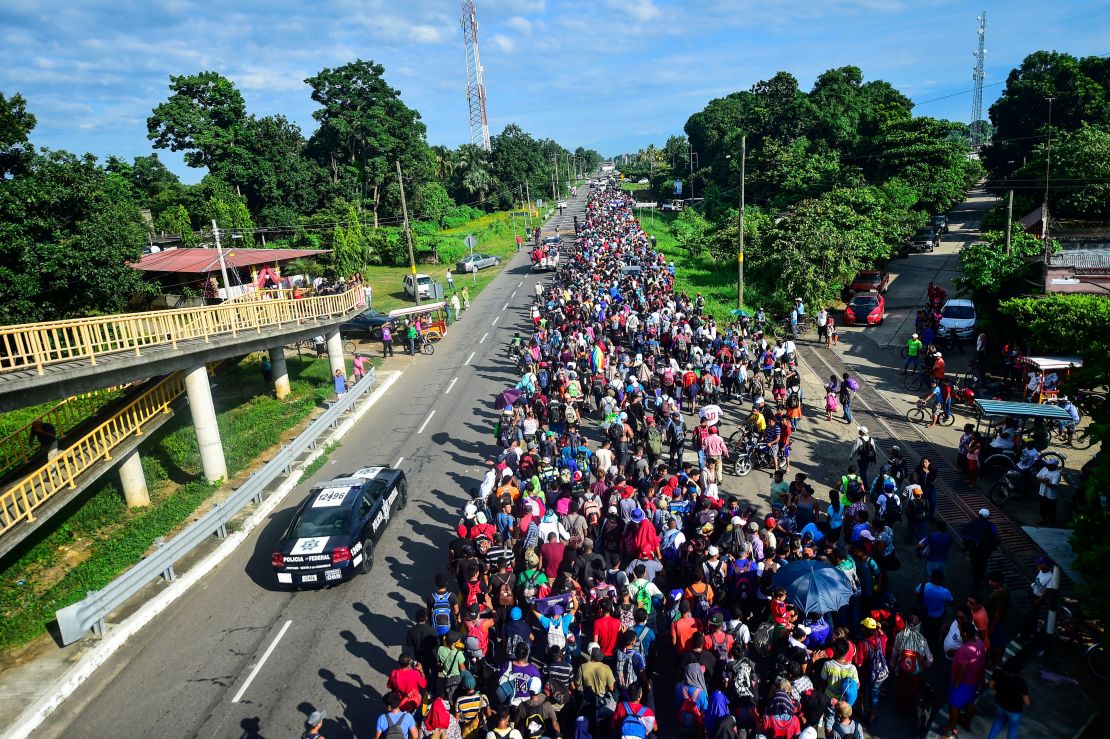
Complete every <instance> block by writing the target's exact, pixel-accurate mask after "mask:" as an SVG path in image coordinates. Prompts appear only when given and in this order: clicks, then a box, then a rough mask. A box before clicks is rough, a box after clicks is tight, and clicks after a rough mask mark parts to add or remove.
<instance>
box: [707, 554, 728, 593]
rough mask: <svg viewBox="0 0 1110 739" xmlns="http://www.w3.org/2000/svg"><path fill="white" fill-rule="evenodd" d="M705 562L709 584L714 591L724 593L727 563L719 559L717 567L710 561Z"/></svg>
mask: <svg viewBox="0 0 1110 739" xmlns="http://www.w3.org/2000/svg"><path fill="white" fill-rule="evenodd" d="M705 564H706V568H705V574H706V578H705V579H706V580H707V581H708V582H709V586H710V587H711V588H713V592H714V593H718V594H720V595H723V594H724V591H725V572H726V570H727V568H726V567H725V563H724V562H722V561H721V560H717V566H716V567H715V568H714V567H713V565H711V564H710V563H709V562H706V563H705Z"/></svg>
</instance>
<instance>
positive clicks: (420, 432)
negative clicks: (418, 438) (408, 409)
mask: <svg viewBox="0 0 1110 739" xmlns="http://www.w3.org/2000/svg"><path fill="white" fill-rule="evenodd" d="M435 414H436V412H435V411H432V412H431V413H429V414H428V417H427V418H425V419H424V423H422V424H420V428H418V429H417V430H416V433H417V434H422V433H424V429H425V428H426V427H427V426H428V421H431V420H432V416H434V415H435Z"/></svg>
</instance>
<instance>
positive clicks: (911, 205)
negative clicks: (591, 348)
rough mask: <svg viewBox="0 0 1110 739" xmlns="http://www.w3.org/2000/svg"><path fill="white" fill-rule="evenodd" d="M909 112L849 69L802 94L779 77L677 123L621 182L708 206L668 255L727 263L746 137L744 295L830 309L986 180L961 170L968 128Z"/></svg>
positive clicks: (635, 160)
mask: <svg viewBox="0 0 1110 739" xmlns="http://www.w3.org/2000/svg"><path fill="white" fill-rule="evenodd" d="M912 109H913V103H912V102H911V101H910V100H909V99H908V98H907V97H906V96H904V95H902V94H901V93H900V92H898V91H897V90H895V89H894V88H893V87H892V86H891V85H890V84H888V83H886V82H883V81H881V80H875V81H870V82H864V81H863V73H862V72H861V71H860V70H859V69H858V68H856V67H842V68H839V69H830V70H829V71H827V72H825V73H824V74H822V75H821V76H820V77H818V78H817V81H816V82H815V83H814V85H813V88H812V89H811V90H810V91H809V92H804V91H802V90H801V89H799V87H798V82H797V80H796V79H795V78H794V77H793V76H791V75H790V74H788V73H786V72H779V73H778V74H776V75H775V76H774V77H772V78H771V79H769V80H764V81H762V82H759V83H757V84H756V85H754V86H753V87H752V88H751V89H750V90H744V91H741V92H736V93H733V94H731V95H727V96H725V97H723V98H718V99H716V100H711V101H710V102H709V104H708V105H707V106H706V107H705V109H704V110H701V111H699V112H697V113H694V114H693V115H692V116H690V119H689V120H688V121H687V122H686V138H683V137H671V138H670V139H669V140H668V141H667V142H666V144H665V145H664V146H663V147H662V148H657V147H655V146H649V147H647V148H646V149H643V150H641V151H640V152H638V153H637V154H636V155H634V156H633V157H632V162H631V164H628V165H621V170H622V172H624V173H625V175H626V177H627V178H629V179H639V178H641V177H648V178H650V180H651V187H652V189H653V191H654V196H655V197H657V198H660V199H669V198H670V197H672V193H673V182H674V180H676V179H680V180H683V195H684V196H685V197H689V196H690V194H691V191H692V192H693V193H695V194H696V195H698V196H699V197H703V198H704V201H703V202H702V203H701V204H700V205H699V206H697V207H698V209H699V211H700V214H701V216H704V218H703V219H701V220H699V219H698V218H695V216H693V215H687V213H688V212H689V209H688V210H687V211H683V214H682V216H680V217H679V219H678V220H676V221H675V222H674V224H673V226H672V228H673V229H674V232H675V237H676V241H677V243H678V244H679V245H681V246H683V247H685V248H686V249H688V250H689V251H690V252H691V254H693V255H695V256H696V255H698V254H700V253H701V252H702V250H703V249H706V248H708V249H709V250H710V252H711V253H712V254H714V255H715V256H717V257H722V256H724V255H728V257H729V260H728V261H729V263H732V262H733V260H734V259H735V252H736V249H737V248H738V239H737V226H736V215H737V200H738V198H737V196H738V191H739V185H740V168H741V156H742V144H741V141H742V138H743V137H745V136H746V138H747V161H746V186H745V199H746V202H747V206H748V207H747V208H746V209H745V222H746V224H747V222H749V221H753V220H754V221H756V222H758V225H757V226H756V227H754V228H753V227H748V226H747V225H746V228H745V230H746V234H745V238H746V241H747V251H748V256H747V260H746V263H747V264H748V266H749V270H748V276H747V281H748V282H750V283H752V289H753V291H754V292H752V294H753V295H759V296H761V298H762V299H764V300H766V301H767V302H768V303H769V305H768V307H772V308H776V309H784V308H785V307H786V306H787V305H789V304H790V303H791V302H793V298H794V297H797V296H802V297H803V298H805V299H806V300H808V301H810V302H815V303H829V302H831V301H833V300H835V299H836V297H837V296H838V295H839V293H840V289H841V286H842V285H843V284H844V283H845V282H846V281H848V280H850V279H851V277H852V276H853V274H854V273H855V271H856V270H858V269H861V268H866V267H870V266H873V265H875V264H877V263H882V262H884V261H885V260H887V259H889V258H890V257H891V256H892V255H893V254H894V253H895V252H896V251H897V250H898V248H899V247H900V245H901V244H902V243H903V241H904V239H905V238H906V237H907V236H908V235H909V233H911V231H912V229H913V228H914V227H916V226H918V225H920V224H921V223H922V222H923V221H924V219H925V218H926V216H927V215H928V214H930V213H934V212H943V211H945V210H947V209H948V208H950V207H951V206H952V205H953V204H955V203H957V202H959V201H960V200H961V199H962V198H963V196H964V193H965V192H966V191H967V189H968V188H969V187H970V186H971V185H972V184H973V183H974V182H975V181H976V180H978V179H979V177H980V176H981V174H982V169H981V167H980V166H979V164H978V163H977V162H975V161H974V160H971V159H969V158H968V152H969V149H968V146H967V143H966V137H967V133H968V131H967V127H966V126H964V125H963V124H959V123H952V122H949V121H941V120H936V119H933V118H928V117H913V115H912ZM695 154H696V156H695ZM691 164H693V165H694V166H691ZM691 178H692V182H691V181H690V180H691ZM775 213H777V214H779V217H778V218H776V219H775V220H774V221H772V220H771V219H770V218H769V217H768V215H769V214H775ZM765 214H768V215H765ZM726 267H727V269H728V271H731V270H732V269H733V268H732V267H731V264H728V265H725V266H723V267H722V270H724V269H725V268H726Z"/></svg>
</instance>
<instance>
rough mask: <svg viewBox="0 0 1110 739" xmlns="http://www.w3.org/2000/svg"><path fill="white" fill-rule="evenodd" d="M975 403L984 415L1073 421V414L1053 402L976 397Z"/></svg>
mask: <svg viewBox="0 0 1110 739" xmlns="http://www.w3.org/2000/svg"><path fill="white" fill-rule="evenodd" d="M975 405H976V406H978V407H979V412H980V414H982V415H983V416H987V417H991V418H1003V417H1008V418H1044V419H1047V420H1050V421H1066V422H1068V423H1071V420H1072V418H1071V414H1070V413H1068V412H1067V411H1066V410H1064V409H1063V408H1061V407H1060V406H1058V405H1052V404H1051V403H1022V402H1015V401H1012V400H982V399H976V401H975Z"/></svg>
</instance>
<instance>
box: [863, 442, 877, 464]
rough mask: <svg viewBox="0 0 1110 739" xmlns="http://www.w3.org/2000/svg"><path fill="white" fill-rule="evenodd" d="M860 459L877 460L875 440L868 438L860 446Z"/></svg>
mask: <svg viewBox="0 0 1110 739" xmlns="http://www.w3.org/2000/svg"><path fill="white" fill-rule="evenodd" d="M859 459H860V461H861V462H868V463H870V462H874V461H875V440H874V439H868V440H867V441H866V442H864V443H863V445H862V446H860V448H859Z"/></svg>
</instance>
